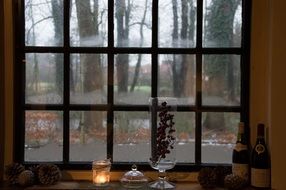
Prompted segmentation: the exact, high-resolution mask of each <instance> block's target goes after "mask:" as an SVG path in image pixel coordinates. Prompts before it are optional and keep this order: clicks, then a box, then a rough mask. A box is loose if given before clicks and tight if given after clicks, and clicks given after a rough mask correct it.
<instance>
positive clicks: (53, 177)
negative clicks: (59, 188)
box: [38, 164, 62, 185]
mask: <svg viewBox="0 0 286 190" xmlns="http://www.w3.org/2000/svg"><path fill="white" fill-rule="evenodd" d="M61 177H62V174H61V171H60V169H59V168H58V166H56V165H54V164H42V165H40V166H39V173H38V178H39V182H40V183H41V184H43V185H53V184H56V183H57V182H58V181H59V180H60V179H61Z"/></svg>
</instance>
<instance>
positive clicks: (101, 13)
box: [70, 0, 108, 47]
mask: <svg viewBox="0 0 286 190" xmlns="http://www.w3.org/2000/svg"><path fill="white" fill-rule="evenodd" d="M107 4H108V1H107V0H97V1H90V0H80V1H78V0H72V4H71V9H70V11H71V18H70V35H71V38H70V43H71V45H72V46H85V47H87V46H89V47H91V46H95V47H103V46H107V25H108V23H107Z"/></svg>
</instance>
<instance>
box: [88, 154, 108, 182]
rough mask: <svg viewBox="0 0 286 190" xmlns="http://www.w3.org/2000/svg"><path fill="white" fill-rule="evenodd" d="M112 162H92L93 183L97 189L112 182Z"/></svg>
mask: <svg viewBox="0 0 286 190" xmlns="http://www.w3.org/2000/svg"><path fill="white" fill-rule="evenodd" d="M110 168H111V162H110V160H109V159H106V160H94V161H93V162H92V182H93V184H94V185H95V186H97V187H104V186H107V185H108V184H109V181H110Z"/></svg>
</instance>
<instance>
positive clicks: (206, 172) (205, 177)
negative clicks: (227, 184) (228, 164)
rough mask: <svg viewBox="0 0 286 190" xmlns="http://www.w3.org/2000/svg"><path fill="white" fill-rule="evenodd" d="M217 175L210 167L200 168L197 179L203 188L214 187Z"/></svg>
mask: <svg viewBox="0 0 286 190" xmlns="http://www.w3.org/2000/svg"><path fill="white" fill-rule="evenodd" d="M216 180H217V176H216V173H215V171H214V169H212V168H202V169H201V170H200V172H199V175H198V181H199V183H200V185H201V186H202V187H203V188H214V187H215V186H216Z"/></svg>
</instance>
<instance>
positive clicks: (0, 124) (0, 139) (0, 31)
mask: <svg viewBox="0 0 286 190" xmlns="http://www.w3.org/2000/svg"><path fill="white" fill-rule="evenodd" d="M3 7H4V1H0V181H2V179H3V170H4V8H3Z"/></svg>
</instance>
